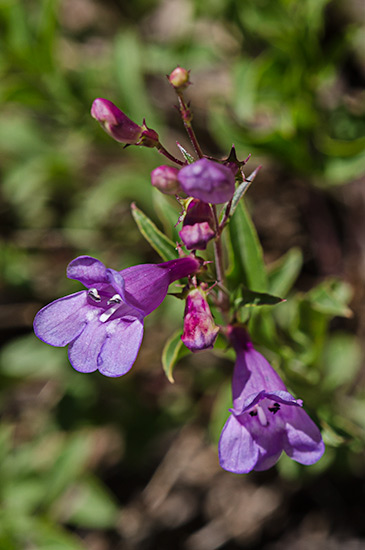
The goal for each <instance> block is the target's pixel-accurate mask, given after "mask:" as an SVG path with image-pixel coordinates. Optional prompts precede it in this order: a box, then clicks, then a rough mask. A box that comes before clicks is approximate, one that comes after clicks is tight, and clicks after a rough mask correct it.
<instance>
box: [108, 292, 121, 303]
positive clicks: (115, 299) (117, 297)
mask: <svg viewBox="0 0 365 550" xmlns="http://www.w3.org/2000/svg"><path fill="white" fill-rule="evenodd" d="M121 302H122V297H121V296H120V295H119V294H114V296H112V297H111V298H110V300H108V302H107V304H108V305H109V304H120V303H121Z"/></svg>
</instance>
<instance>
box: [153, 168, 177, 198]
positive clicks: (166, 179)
mask: <svg viewBox="0 0 365 550" xmlns="http://www.w3.org/2000/svg"><path fill="white" fill-rule="evenodd" d="M178 173H179V169H178V168H175V167H174V166H166V165H162V166H158V167H157V168H155V169H154V170H152V172H151V183H152V185H153V186H154V187H156V188H157V189H158V190H159V191H161V193H165V194H166V195H174V194H175V193H177V192H178V191H179V189H180V184H179V182H178V179H177V175H178Z"/></svg>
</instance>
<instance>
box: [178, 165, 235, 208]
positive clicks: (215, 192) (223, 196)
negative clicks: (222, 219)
mask: <svg viewBox="0 0 365 550" xmlns="http://www.w3.org/2000/svg"><path fill="white" fill-rule="evenodd" d="M178 177H179V182H180V185H181V188H182V190H183V191H185V193H186V194H187V195H189V196H191V197H195V198H196V199H200V200H202V201H204V202H210V203H211V204H221V203H222V202H227V201H229V200H231V198H232V197H233V193H234V189H235V184H234V175H233V172H232V170H230V169H229V168H227V166H223V165H222V164H219V163H218V162H214V161H213V160H208V159H204V158H203V159H200V160H197V161H196V162H193V163H192V164H189V165H188V166H184V168H182V169H181V170H180V172H179V176H178Z"/></svg>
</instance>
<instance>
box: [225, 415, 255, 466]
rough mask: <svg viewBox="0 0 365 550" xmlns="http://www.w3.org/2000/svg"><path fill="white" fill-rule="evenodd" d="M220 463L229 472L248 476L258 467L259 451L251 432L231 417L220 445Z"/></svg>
mask: <svg viewBox="0 0 365 550" xmlns="http://www.w3.org/2000/svg"><path fill="white" fill-rule="evenodd" d="M218 451H219V463H220V465H221V466H222V468H224V469H225V470H227V471H228V472H233V473H235V474H247V473H248V472H250V471H251V470H252V469H253V468H254V467H255V465H256V462H257V459H258V456H259V450H258V447H257V445H256V443H255V441H254V440H253V438H252V437H251V434H250V433H249V431H248V430H247V429H246V428H245V426H244V425H242V424H241V423H240V422H239V420H238V419H237V418H236V417H235V416H233V415H231V416H230V417H229V418H228V420H227V422H226V424H225V426H224V428H223V431H222V433H221V437H220V440H219V444H218Z"/></svg>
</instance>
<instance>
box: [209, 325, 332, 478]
mask: <svg viewBox="0 0 365 550" xmlns="http://www.w3.org/2000/svg"><path fill="white" fill-rule="evenodd" d="M228 332H229V338H230V340H231V342H232V345H233V347H234V349H235V351H236V354H237V360H236V365H235V369H234V374H233V381H232V394H233V409H232V410H231V415H230V417H229V418H228V420H227V422H226V424H225V426H224V428H223V431H222V434H221V437H220V441H219V462H220V465H221V466H222V468H224V469H225V470H228V471H229V472H234V473H236V474H243V473H248V472H250V471H251V470H267V469H268V468H271V466H273V465H274V464H275V463H276V462H277V461H278V460H279V457H280V455H281V453H282V451H285V452H286V454H287V455H288V456H289V457H290V458H292V459H293V460H296V461H297V462H300V463H301V464H307V465H309V464H314V463H315V462H317V461H318V460H319V459H320V458H321V456H322V455H323V453H324V443H323V441H322V437H321V433H320V431H319V429H318V428H317V426H316V425H315V424H314V422H313V421H312V420H311V419H310V418H309V416H308V415H307V413H306V412H305V411H304V410H303V409H302V405H303V403H302V401H301V400H297V399H295V398H294V397H293V396H292V395H291V394H290V393H289V392H288V390H287V389H286V387H285V385H284V382H283V381H282V380H281V378H280V377H279V375H278V374H277V373H276V372H275V371H274V369H273V368H272V367H271V366H270V364H269V363H268V362H267V360H266V359H265V358H264V357H263V356H262V355H261V354H260V353H259V352H258V351H256V350H255V349H254V347H253V345H252V343H251V342H250V340H249V338H248V336H247V333H246V331H245V329H244V328H243V327H240V326H233V327H229V329H228Z"/></svg>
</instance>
